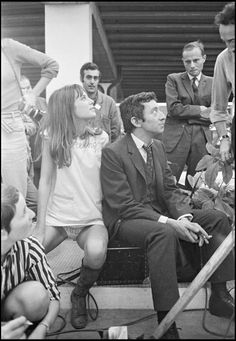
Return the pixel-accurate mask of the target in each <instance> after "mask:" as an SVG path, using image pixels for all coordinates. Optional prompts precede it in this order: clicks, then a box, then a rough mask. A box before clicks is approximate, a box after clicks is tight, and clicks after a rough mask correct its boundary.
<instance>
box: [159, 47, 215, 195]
mask: <svg viewBox="0 0 236 341" xmlns="http://www.w3.org/2000/svg"><path fill="white" fill-rule="evenodd" d="M182 60H183V64H184V67H185V70H186V71H185V72H181V73H172V74H169V75H168V76H167V82H166V85H165V91H166V104H167V112H168V114H167V119H166V123H165V129H164V134H163V143H164V145H165V148H166V153H167V157H168V160H169V161H170V162H171V163H172V166H171V168H172V171H173V174H174V175H175V176H176V179H177V181H178V180H179V178H180V176H181V173H182V172H183V170H184V166H185V165H187V174H186V180H185V186H186V189H191V186H190V184H189V182H188V179H187V176H188V174H190V175H192V176H193V175H194V174H195V172H196V171H195V168H196V166H197V163H198V161H199V160H200V159H201V158H202V157H203V156H204V155H206V154H208V152H207V150H206V143H207V142H211V131H210V130H209V125H210V124H211V121H210V119H209V114H210V106H211V87H212V77H208V76H205V75H204V74H203V73H202V69H203V66H204V63H205V60H206V55H205V52H204V46H203V44H202V43H201V42H200V41H194V42H191V43H188V44H186V45H185V46H184V48H183V51H182Z"/></svg>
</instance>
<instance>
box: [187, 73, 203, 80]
mask: <svg viewBox="0 0 236 341" xmlns="http://www.w3.org/2000/svg"><path fill="white" fill-rule="evenodd" d="M188 77H189V79H190V81H191V80H192V79H193V78H194V77H195V76H192V75H190V74H189V73H188ZM201 77H202V73H201V72H200V73H199V75H198V76H196V78H197V80H198V82H200V79H201Z"/></svg>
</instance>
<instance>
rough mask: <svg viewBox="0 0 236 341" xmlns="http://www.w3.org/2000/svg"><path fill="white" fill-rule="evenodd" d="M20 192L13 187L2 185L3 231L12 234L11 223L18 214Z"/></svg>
mask: <svg viewBox="0 0 236 341" xmlns="http://www.w3.org/2000/svg"><path fill="white" fill-rule="evenodd" d="M18 200H19V191H18V189H16V188H15V187H13V186H7V185H5V184H1V229H4V230H6V231H7V232H8V233H9V232H10V230H11V228H10V223H11V220H12V219H13V217H14V215H15V212H16V203H17V202H18Z"/></svg>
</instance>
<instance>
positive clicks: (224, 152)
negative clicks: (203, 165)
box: [220, 138, 231, 162]
mask: <svg viewBox="0 0 236 341" xmlns="http://www.w3.org/2000/svg"><path fill="white" fill-rule="evenodd" d="M230 146H231V142H230V140H229V139H228V138H224V139H222V140H221V143H220V156H221V160H222V161H223V162H225V161H228V160H230V159H231V154H230Z"/></svg>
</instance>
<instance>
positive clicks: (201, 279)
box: [151, 229, 235, 339]
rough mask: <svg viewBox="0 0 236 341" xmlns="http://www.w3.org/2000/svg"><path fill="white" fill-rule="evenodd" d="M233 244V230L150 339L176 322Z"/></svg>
mask: <svg viewBox="0 0 236 341" xmlns="http://www.w3.org/2000/svg"><path fill="white" fill-rule="evenodd" d="M234 243H235V230H234V229H233V230H232V231H231V232H230V233H229V234H228V236H227V237H226V238H225V240H224V241H223V242H222V243H221V244H220V246H219V247H218V248H217V249H216V251H215V252H214V254H213V255H212V256H211V258H210V259H209V260H208V262H207V263H206V264H205V265H204V267H203V268H202V269H201V271H200V272H199V273H198V274H197V276H196V277H195V278H194V280H193V281H192V283H191V284H190V285H189V287H188V288H187V289H186V290H185V292H184V293H183V295H182V296H181V297H180V298H179V299H178V301H177V302H176V303H175V305H174V306H173V307H172V309H171V310H170V311H169V312H168V314H167V315H166V316H165V318H164V319H163V320H162V321H161V323H160V324H159V325H158V326H157V328H156V329H155V330H154V332H153V334H152V336H151V337H153V338H155V339H159V338H160V337H161V336H162V335H163V334H165V332H166V331H167V329H168V328H169V327H170V326H171V324H172V323H173V322H174V321H175V320H176V318H177V316H178V315H179V314H180V313H181V312H182V311H183V310H184V308H185V307H186V305H187V304H188V303H189V302H190V301H191V300H192V298H193V297H194V296H195V295H196V293H197V292H198V291H199V290H200V289H201V287H202V286H203V285H204V284H205V283H206V281H207V280H208V278H209V277H210V276H211V275H212V274H213V273H214V271H215V270H216V269H217V268H218V266H219V265H220V264H221V263H222V262H223V261H224V259H225V258H226V257H227V256H228V254H229V253H230V251H231V250H232V249H233V247H234Z"/></svg>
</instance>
